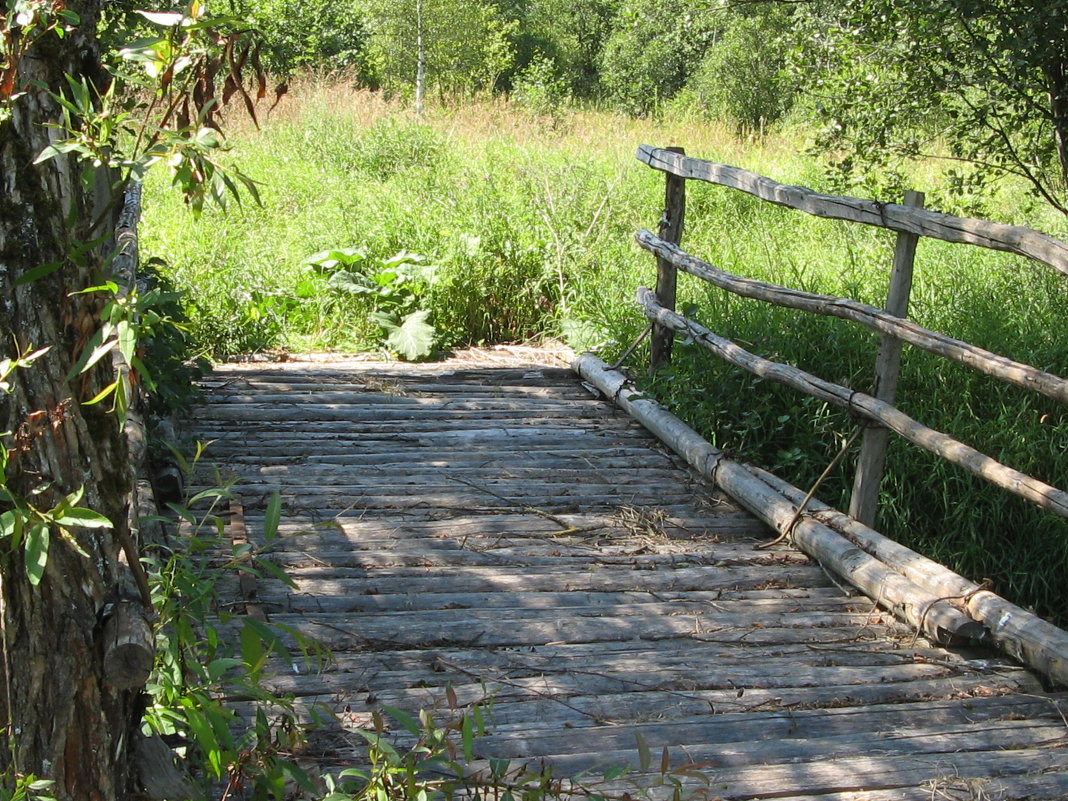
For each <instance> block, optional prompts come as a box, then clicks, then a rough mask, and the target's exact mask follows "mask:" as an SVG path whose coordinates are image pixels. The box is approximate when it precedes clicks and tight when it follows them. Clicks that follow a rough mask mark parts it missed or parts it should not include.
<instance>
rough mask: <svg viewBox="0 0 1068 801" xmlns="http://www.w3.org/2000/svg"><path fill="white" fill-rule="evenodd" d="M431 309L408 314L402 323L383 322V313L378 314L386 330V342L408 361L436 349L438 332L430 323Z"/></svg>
mask: <svg viewBox="0 0 1068 801" xmlns="http://www.w3.org/2000/svg"><path fill="white" fill-rule="evenodd" d="M429 316H430V311H429V310H427V309H421V310H419V311H416V312H412V313H411V314H409V315H407V316H406V317H405V318H404V319H403V320H402V321H401V323H400V325H392V324H385V323H383V315H376V319H377V320H378V322H379V324H380V325H382V327H383V328H384V329H385V330H386V344H387V345H388V346H389V347H390V348H391V349H393V350H395V351H396V352H397V353H398V354H399V355H400V356H401V357H402V358H404V359H407V360H408V361H415V360H417V359H423V358H425V357H427V356H429V355H430V352H431V351H432V350H433V349H434V338H435V335H436V334H437V331H435V329H434V326H432V325H431V324H430V323H428V322H427V321H426V320H427V317H429Z"/></svg>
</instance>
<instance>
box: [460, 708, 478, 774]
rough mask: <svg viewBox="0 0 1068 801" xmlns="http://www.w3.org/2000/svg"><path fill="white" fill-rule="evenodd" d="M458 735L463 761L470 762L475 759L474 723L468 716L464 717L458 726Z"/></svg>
mask: <svg viewBox="0 0 1068 801" xmlns="http://www.w3.org/2000/svg"><path fill="white" fill-rule="evenodd" d="M460 734H461V738H462V740H463V746H464V759H466V760H467V761H468V762H470V761H471V760H472V759H474V758H475V722H474V720H472V718H471V716H470V715H464V719H463V723H462V724H461V725H460Z"/></svg>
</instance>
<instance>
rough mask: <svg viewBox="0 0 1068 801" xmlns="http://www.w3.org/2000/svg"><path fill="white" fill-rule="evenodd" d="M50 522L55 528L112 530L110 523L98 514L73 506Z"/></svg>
mask: <svg viewBox="0 0 1068 801" xmlns="http://www.w3.org/2000/svg"><path fill="white" fill-rule="evenodd" d="M52 522H53V523H55V524H56V525H57V526H80V527H82V528H113V527H114V526H113V525H112V523H111V521H110V520H108V519H107V518H106V517H104V515H102V514H100V513H99V512H94V511H93V510H92V509H86V508H84V507H80V506H75V507H74V508H73V509H67V510H66V511H64V512H62V513H61V514H60V515H59V516H57V517H53V518H52Z"/></svg>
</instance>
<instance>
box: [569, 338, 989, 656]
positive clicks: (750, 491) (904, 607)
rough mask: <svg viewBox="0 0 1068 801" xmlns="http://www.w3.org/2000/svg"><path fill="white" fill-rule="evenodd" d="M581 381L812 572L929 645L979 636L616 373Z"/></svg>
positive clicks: (594, 361)
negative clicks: (833, 576) (797, 554)
mask: <svg viewBox="0 0 1068 801" xmlns="http://www.w3.org/2000/svg"><path fill="white" fill-rule="evenodd" d="M574 367H575V369H576V371H578V372H579V373H580V374H581V375H582V377H583V378H585V379H586V380H587V381H589V382H590V383H592V384H593V385H594V386H596V387H598V388H599V389H601V390H602V391H603V392H604V393H605V395H606V396H607V397H610V398H614V399H615V401H616V403H617V404H618V405H619V406H620V407H621V408H623V409H625V410H626V411H628V412H629V413H630V414H631V415H632V416H633V417H634V418H635V419H637V420H638V421H639V422H641V423H642V424H643V425H644V426H645V427H646V428H648V429H649V430H650V431H652V432H653V433H654V434H656V435H657V436H658V437H659V438H660V439H661V440H662V441H664V442H665V443H666V444H668V445H669V446H670V447H671V448H672V449H673V450H675V452H676V453H678V454H679V455H680V456H682V457H683V458H685V459H686V461H687V462H689V464H690V465H691V466H692V467H693V468H694V469H695V470H697V471H698V472H700V473H702V474H703V475H705V476H707V477H709V478H710V479H712V480H713V481H715V483H716V484H717V486H719V487H720V488H721V489H723V490H724V491H725V492H726V493H727V494H728V495H730V496H731V497H733V498H734V499H735V500H736V501H738V502H739V503H741V504H742V505H743V506H745V507H746V508H747V509H749V510H750V511H751V512H753V514H755V515H757V516H758V517H760V518H761V519H762V520H764V521H765V522H766V523H768V524H769V525H771V526H773V527H775V528H776V529H777V530H779V531H780V532H783V533H789V534H791V536H792V537H793V539H794V542H795V544H797V546H798V547H799V548H801V549H802V550H804V551H805V552H806V553H808V554H809V555H810V556H812V557H813V558H815V559H817V560H818V561H819V562H820V564H822V565H823V566H824V567H827V568H829V569H831V570H833V571H834V572H835V573H837V574H839V575H841V576H842V577H843V578H845V579H846V580H848V581H849V582H850V583H852V584H854V585H855V586H857V587H858V588H859V589H860V590H861V591H862V592H864V594H865V595H867V596H868V597H869V598H872V599H873V600H875V601H877V602H879V603H882V604H886V605H887V606H889V607H890V608H891V609H893V611H894V612H895V613H896V614H900V615H901V616H902V617H903V618H904V619H905V620H906V621H908V623H909V624H910V625H912V626H916V627H917V628H920V629H923V630H924V631H925V632H926V633H927V634H928V636H930V637H932V638H933V639H934V640H935V641H945V640H946V639H952V638H954V637H955V636H962V637H965V638H970V637H977V636H980V635H981V634H982V631H981V626H978V625H977V624H976V623H975V621H973V620H971V619H970V618H968V617H967V616H965V615H963V614H961V613H960V612H959V611H958V610H956V609H954V608H953V607H952V606H951V605H949V604H948V603H946V602H944V601H941V600H939V599H938V597H937V596H935V595H932V594H931V593H929V592H927V591H925V590H923V589H922V588H921V587H919V586H917V585H916V584H914V583H913V582H911V581H909V580H908V579H906V578H904V577H903V576H901V575H900V574H899V573H896V572H894V571H893V570H891V569H890V568H888V567H887V566H886V565H884V564H882V563H881V562H879V561H878V560H877V559H875V558H873V557H872V556H870V555H869V554H867V553H864V552H863V551H861V550H860V549H859V548H856V547H854V546H852V545H851V544H850V543H849V542H848V541H846V540H845V539H843V538H842V537H841V536H839V535H838V534H837V533H836V532H834V531H833V530H832V529H830V528H828V527H826V526H824V525H822V524H820V523H818V522H816V521H814V520H812V519H809V518H802V519H800V520H798V517H797V515H798V511H797V506H796V505H795V504H793V503H791V502H790V501H789V500H787V499H786V498H785V497H783V496H782V495H781V494H779V493H777V492H775V491H774V490H773V489H772V488H771V487H769V486H768V485H767V484H763V483H762V482H760V481H758V480H756V479H755V478H754V477H753V475H752V474H751V473H749V472H748V471H747V470H746V469H745V467H744V466H743V465H742V464H740V463H739V462H736V461H734V460H732V459H728V458H726V457H725V456H724V454H723V452H722V451H720V450H719V449H717V448H714V447H713V446H712V445H710V444H708V443H707V442H706V441H705V440H704V439H702V438H701V437H700V436H699V435H698V434H697V433H696V432H695V431H694V430H693V429H691V428H690V427H689V426H687V425H686V424H685V423H683V422H682V421H681V420H679V419H678V418H677V417H675V416H674V415H672V414H670V413H669V412H667V411H665V410H664V409H662V408H661V407H660V406H658V405H657V404H656V403H654V402H653V401H650V400H648V399H645V398H642V397H641V396H640V395H638V393H636V392H634V391H633V390H631V389H629V388H628V387H627V380H626V378H625V377H624V376H622V375H621V374H620V373H618V372H615V371H613V370H610V369H609V368H608V367H607V365H605V364H604V362H602V361H601V360H600V359H598V358H597V357H595V356H592V355H590V354H586V355H584V356H580V357H579V358H578V359H576V361H575V364H574Z"/></svg>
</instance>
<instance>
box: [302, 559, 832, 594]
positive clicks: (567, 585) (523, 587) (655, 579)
mask: <svg viewBox="0 0 1068 801" xmlns="http://www.w3.org/2000/svg"><path fill="white" fill-rule="evenodd" d="M290 577H291V578H292V579H293V580H294V581H295V582H296V584H297V588H298V589H299V590H300V591H302V592H315V593H316V594H319V593H323V594H327V593H330V592H339V593H341V592H347V593H354V592H360V591H361V590H360V588H361V587H362V591H363V592H365V593H369V594H385V593H405V592H524V591H525V592H540V591H546V590H548V591H557V590H559V591H565V592H603V591H613V590H617V591H632V590H649V591H653V592H660V591H662V590H671V591H682V590H699V591H714V590H719V589H723V590H746V589H750V590H752V589H758V588H761V587H766V586H767V585H768V583H769V581H774V583H775V584H776V585H777V586H780V587H793V588H806V587H826V586H828V585H829V584H830V581H829V580H828V579H827V577H826V575H825V574H824V573H823V571H822V570H820V568H819V567H817V566H815V565H806V566H799V565H779V566H776V568H775V572H774V577H773V578H769V575H768V571H767V569H766V566H765V567H758V566H737V565H723V566H720V567H717V568H716V569H715V570H709V569H708V568H705V567H676V568H674V569H671V570H666V569H654V570H638V569H635V568H634V567H631V568H620V567H601V568H598V569H591V567H582V566H579V565H559V566H557V567H554V568H552V569H545V568H542V569H535V568H532V567H522V566H492V567H489V566H485V565H469V566H467V567H466V568H465V569H464V570H463V571H462V572H460V571H457V570H437V571H431V570H428V569H427V567H379V568H373V569H365V568H342V567H331V566H329V565H317V566H315V567H310V568H304V569H299V568H294V569H292V570H290Z"/></svg>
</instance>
